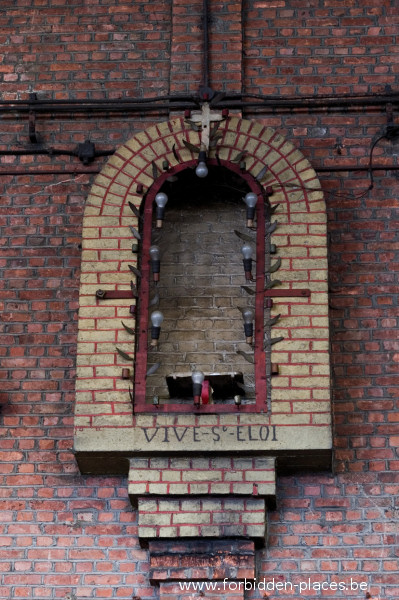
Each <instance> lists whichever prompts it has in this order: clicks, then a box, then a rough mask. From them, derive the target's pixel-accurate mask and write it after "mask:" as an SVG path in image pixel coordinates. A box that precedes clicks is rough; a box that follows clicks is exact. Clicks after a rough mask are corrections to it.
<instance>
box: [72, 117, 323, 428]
mask: <svg viewBox="0 0 399 600" xmlns="http://www.w3.org/2000/svg"><path fill="white" fill-rule="evenodd" d="M219 131H220V132H221V134H222V135H221V137H220V139H219V141H218V145H217V148H216V150H215V149H214V150H212V151H211V155H210V156H211V157H213V156H214V155H215V152H217V153H218V156H219V157H220V159H222V160H227V161H235V160H236V159H237V157H238V155H240V154H242V153H245V159H244V160H245V165H246V170H247V172H249V173H250V174H251V175H252V176H253V177H255V178H256V177H257V176H258V175H259V173H261V172H262V171H264V168H265V167H267V172H266V173H265V174H264V176H263V177H262V178H261V182H262V185H263V186H265V187H266V186H267V187H271V188H272V190H273V195H272V196H271V202H272V204H279V207H278V209H277V212H276V215H275V218H276V220H277V221H278V223H279V227H278V228H277V230H276V232H275V234H273V242H275V243H276V244H277V245H278V246H279V248H280V256H281V258H282V267H281V269H280V270H279V279H281V280H282V287H285V288H288V289H289V288H295V287H298V288H301V287H304V286H307V287H308V288H309V289H310V290H311V292H312V296H311V300H309V301H308V300H306V299H304V300H303V301H302V302H301V301H299V300H297V301H295V302H294V303H292V302H288V301H286V300H283V299H282V300H281V301H280V300H279V302H278V312H281V314H282V319H281V321H280V322H279V324H278V326H276V328H275V329H274V331H275V335H276V336H279V335H281V336H284V338H285V340H284V341H283V342H281V343H280V344H278V345H276V346H275V347H274V346H273V355H272V360H273V361H274V362H278V363H279V364H280V365H281V366H280V376H279V377H278V378H277V379H276V381H275V383H274V385H273V392H272V393H273V414H272V415H271V422H272V423H277V424H278V423H280V421H281V422H284V423H287V424H290V423H291V422H292V423H295V424H301V425H306V424H313V423H314V424H316V423H317V424H318V425H321V424H324V423H325V422H326V421H328V419H329V412H330V409H329V404H328V399H329V391H328V389H329V372H328V323H327V313H328V308H327V260H326V208H325V203H324V198H323V193H322V190H321V187H320V183H319V181H318V178H317V175H316V173H315V171H314V170H313V168H312V167H311V165H310V163H309V162H308V160H307V159H306V158H305V157H304V156H303V154H302V153H301V152H300V151H299V150H298V149H296V148H295V146H294V145H293V144H292V143H290V142H288V141H287V140H286V139H285V138H284V137H282V136H281V135H280V134H279V133H278V132H276V131H274V130H273V129H270V128H268V127H265V126H263V125H262V124H261V123H258V122H256V121H251V120H246V119H240V118H238V117H229V118H227V119H226V120H225V121H223V122H222V123H221V124H220V126H219ZM183 140H186V141H188V142H190V143H191V144H193V145H194V146H199V145H200V134H199V133H198V132H196V131H192V130H191V129H190V128H189V126H188V125H187V124H186V122H185V121H184V119H182V118H178V119H174V120H170V121H167V122H164V123H160V124H157V125H154V126H152V127H149V128H148V129H146V130H144V131H142V132H140V133H138V134H137V135H135V136H133V137H132V138H131V139H130V140H129V141H127V142H126V143H125V144H123V145H122V146H120V147H119V148H118V149H117V150H116V152H115V154H114V155H113V156H112V157H111V158H110V159H109V160H108V162H107V164H106V165H105V166H104V168H103V169H102V171H101V173H100V174H99V175H98V176H97V178H96V180H95V182H94V184H93V186H92V188H91V191H90V194H89V196H88V199H87V204H86V208H85V215H84V222H83V254H82V275H81V286H80V311H79V340H78V359H77V369H78V372H77V383H76V390H77V402H76V427H77V428H78V429H79V430H82V431H83V430H85V429H93V428H100V429H101V428H102V427H113V426H115V427H118V428H120V427H131V426H132V424H133V419H134V417H133V415H132V410H131V405H130V402H129V396H128V394H127V390H128V384H127V382H126V381H124V380H122V379H121V370H122V367H129V364H128V363H126V361H124V360H123V359H122V358H121V357H120V356H119V355H118V354H117V353H116V352H115V346H118V347H120V348H121V349H122V350H124V351H126V352H130V353H131V352H132V350H131V348H132V338H131V337H130V336H129V334H128V333H127V332H126V330H125V329H124V328H123V326H122V324H121V321H125V322H126V320H127V319H128V318H129V307H130V305H132V300H110V301H107V302H102V303H101V302H98V301H97V300H96V296H95V293H96V291H97V290H98V289H99V288H101V289H104V290H128V289H129V288H130V282H131V280H132V273H131V272H130V270H129V267H128V265H129V264H134V256H132V241H133V236H132V230H131V227H134V228H136V229H138V224H137V220H136V218H135V217H134V215H133V213H132V211H131V209H130V207H129V202H131V203H133V204H134V205H135V206H137V207H139V206H140V204H141V202H142V200H143V197H144V195H145V194H146V192H147V191H148V190H149V189H150V188H151V186H152V185H153V184H154V181H155V180H156V179H157V175H159V174H160V173H162V172H163V168H164V162H165V161H167V163H168V164H169V165H170V167H174V166H177V165H178V164H184V163H186V162H187V163H188V162H190V161H192V160H194V159H196V158H197V155H196V154H195V153H193V152H191V151H190V150H189V149H188V148H187V147H186V146H185V144H184V141H183ZM212 152H213V154H212ZM305 300H306V302H305ZM129 324H131V321H130V322H129ZM298 324H299V329H298ZM302 328H303V329H302ZM310 328H314V329H313V330H312V332H311V331H310ZM299 330H300V333H299V334H298V331H299ZM313 332H314V335H313ZM311 336H313V337H312V339H313V338H314V337H315V339H314V341H311V342H310V341H309V339H310V337H311ZM308 338H309V339H308ZM307 359H308V360H307ZM130 368H131V369H133V365H131V366H130ZM315 412H316V413H317V414H314V413H315Z"/></svg>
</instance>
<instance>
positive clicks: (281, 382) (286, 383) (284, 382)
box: [273, 375, 290, 388]
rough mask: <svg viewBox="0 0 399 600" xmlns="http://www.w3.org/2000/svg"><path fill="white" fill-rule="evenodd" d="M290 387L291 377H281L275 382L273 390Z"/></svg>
mask: <svg viewBox="0 0 399 600" xmlns="http://www.w3.org/2000/svg"><path fill="white" fill-rule="evenodd" d="M288 387H290V379H289V377H282V376H281V375H279V376H278V377H276V378H275V379H274V380H273V388H288Z"/></svg>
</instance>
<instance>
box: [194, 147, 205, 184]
mask: <svg viewBox="0 0 399 600" xmlns="http://www.w3.org/2000/svg"><path fill="white" fill-rule="evenodd" d="M195 174H196V176H197V177H200V178H201V179H202V178H203V177H206V176H207V175H208V167H207V166H206V150H205V147H204V146H202V147H201V150H200V153H199V154H198V165H197V168H196V169H195Z"/></svg>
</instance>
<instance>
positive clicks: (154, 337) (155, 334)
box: [150, 310, 163, 348]
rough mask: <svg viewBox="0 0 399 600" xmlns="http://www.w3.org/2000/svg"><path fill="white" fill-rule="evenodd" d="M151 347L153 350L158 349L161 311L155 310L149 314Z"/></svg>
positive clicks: (161, 320)
mask: <svg viewBox="0 0 399 600" xmlns="http://www.w3.org/2000/svg"><path fill="white" fill-rule="evenodd" d="M150 320H151V325H152V327H151V346H152V347H153V348H157V347H158V340H159V335H160V333H161V325H162V322H163V314H162V313H161V311H159V310H156V311H154V312H153V313H151V317H150Z"/></svg>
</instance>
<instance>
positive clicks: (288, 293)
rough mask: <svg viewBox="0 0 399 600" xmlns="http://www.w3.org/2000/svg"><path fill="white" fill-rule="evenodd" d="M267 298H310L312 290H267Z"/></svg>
mask: <svg viewBox="0 0 399 600" xmlns="http://www.w3.org/2000/svg"><path fill="white" fill-rule="evenodd" d="M263 294H264V296H265V297H266V298H309V297H310V290H306V289H297V290H275V289H271V290H265V291H264V292H263Z"/></svg>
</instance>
